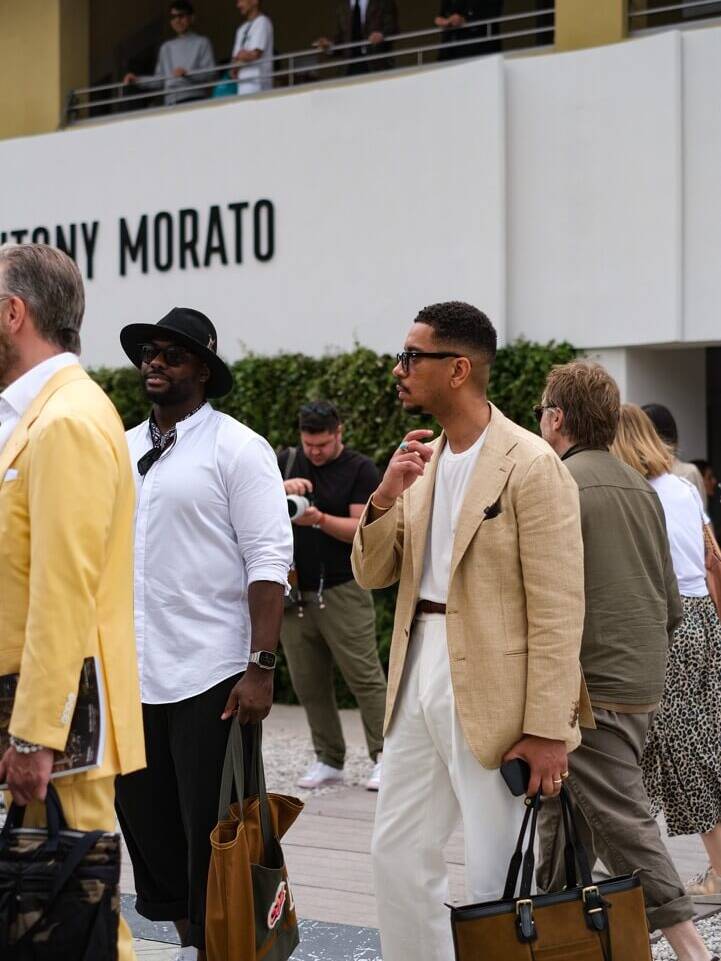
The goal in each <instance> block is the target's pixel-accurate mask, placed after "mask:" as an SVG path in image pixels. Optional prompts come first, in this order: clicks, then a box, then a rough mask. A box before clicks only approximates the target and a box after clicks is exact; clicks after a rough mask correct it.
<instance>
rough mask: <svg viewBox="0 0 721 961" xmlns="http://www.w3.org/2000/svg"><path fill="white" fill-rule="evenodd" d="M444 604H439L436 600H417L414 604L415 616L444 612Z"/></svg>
mask: <svg viewBox="0 0 721 961" xmlns="http://www.w3.org/2000/svg"><path fill="white" fill-rule="evenodd" d="M445 613H446V605H445V604H439V603H438V601H418V603H417V604H416V616H417V615H418V614H445Z"/></svg>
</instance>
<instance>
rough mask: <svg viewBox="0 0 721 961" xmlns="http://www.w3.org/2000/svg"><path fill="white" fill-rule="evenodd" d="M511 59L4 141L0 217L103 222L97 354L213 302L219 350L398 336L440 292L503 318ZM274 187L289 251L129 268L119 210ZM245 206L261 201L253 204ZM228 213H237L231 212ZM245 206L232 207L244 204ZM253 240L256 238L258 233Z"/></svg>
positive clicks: (89, 341)
mask: <svg viewBox="0 0 721 961" xmlns="http://www.w3.org/2000/svg"><path fill="white" fill-rule="evenodd" d="M502 145H503V100H502V67H501V60H500V58H493V59H487V60H482V61H477V62H475V63H470V64H465V65H458V66H453V67H450V68H448V69H446V70H442V71H437V72H427V73H424V74H422V75H419V76H412V77H408V76H398V77H395V78H393V79H389V80H380V81H370V82H365V83H355V84H351V85H348V86H344V87H341V88H334V89H328V88H326V89H314V90H308V91H305V92H299V93H297V94H294V95H285V96H283V95H281V96H271V97H266V98H262V99H255V100H253V99H251V100H245V101H242V100H233V101H230V102H226V103H224V104H219V105H217V106H215V105H213V106H202V107H200V108H195V109H192V110H185V111H182V112H181V111H179V112H176V113H171V114H164V115H162V116H157V115H155V116H152V117H151V116H147V117H145V118H133V119H129V120H126V121H123V122H118V123H108V124H104V125H102V126H97V127H92V128H86V129H82V130H74V131H69V132H67V133H60V134H53V135H49V136H44V137H38V138H33V139H26V140H18V141H11V142H5V143H3V144H0V181H1V182H2V184H3V185H4V186H3V196H2V204H0V218H1V223H0V230H8V229H11V228H15V227H28V226H33V225H36V224H55V223H60V224H62V223H65V222H70V221H81V220H89V221H92V220H96V219H97V220H100V221H101V226H100V232H99V235H98V242H97V246H98V253H97V257H96V260H97V265H96V270H95V277H94V279H93V280H92V281H89V282H88V284H87V288H88V310H87V319H86V325H85V333H84V344H85V347H84V358H85V359H86V360H87V361H88V362H89V363H93V364H94V363H99V362H105V363H115V362H117V361H120V360H121V359H122V357H123V355H122V354H121V352H120V348H119V347H118V346H117V332H118V330H119V329H120V327H121V326H122V325H123V324H125V323H127V322H129V321H136V320H143V321H151V322H154V321H155V320H157V319H159V318H160V317H161V316H162V315H163V314H164V313H165V312H166V311H167V310H168V309H169V308H170V307H171V306H173V305H176V304H184V305H187V306H193V307H197V308H199V309H201V310H204V311H205V312H207V313H208V314H209V316H210V317H211V318H212V319H213V320H214V321H215V322H216V324H217V326H218V328H219V344H220V350H221V352H223V353H225V354H226V355H227V356H231V357H235V356H238V355H239V354H240V353H241V352H242V349H243V346H244V345H245V346H247V347H248V348H250V349H252V350H253V351H256V352H274V351H276V350H278V349H281V348H285V349H288V350H299V351H306V352H321V351H323V350H324V349H326V348H328V347H333V346H339V347H342V348H350V347H352V345H353V341H354V338H357V339H358V340H359V341H360V342H362V343H363V344H365V345H368V346H370V347H374V348H382V349H394V350H395V349H399V348H400V347H401V346H402V344H403V339H404V336H405V333H406V331H407V329H408V326H409V325H410V323H411V322H412V320H413V318H414V316H415V314H416V313H417V312H418V310H419V308H420V307H422V306H424V305H425V304H427V303H432V302H435V301H438V300H444V299H449V298H451V297H459V298H464V299H468V300H470V301H474V302H477V303H479V304H483V305H484V306H485V308H486V309H487V310H488V311H489V313H490V314H491V315H492V316H493V317H494V319H495V320H496V321H497V322H498V324H499V326H500V330H501V333H503V329H504V314H505V259H504V258H505V239H504V187H503V176H504V175H503V151H502ZM260 198H270V199H271V200H272V201H273V202H274V204H275V211H276V218H277V224H276V245H277V248H276V253H275V256H274V257H273V259H272V260H271V261H269V262H267V263H259V262H258V261H257V260H255V259H254V258H253V257H252V255H251V256H248V254H247V251H246V257H245V260H244V263H243V264H242V265H228V266H223V265H219V264H217V263H216V264H215V265H214V266H211V267H208V268H207V269H204V268H202V267H201V268H200V269H193V268H189V269H186V270H184V271H183V270H180V269H173V270H170V271H168V272H158V271H157V270H154V269H152V268H151V269H150V272H149V273H148V274H146V275H143V274H142V273H141V272H140V270H139V269H138V268H137V267H131V268H130V273H129V274H128V276H126V277H121V276H119V272H118V237H117V232H118V229H117V222H118V218H120V217H121V216H124V217H126V218H128V219H129V221H130V222H131V225H132V229H133V230H134V229H135V225H136V224H137V222H138V218H139V216H140V215H141V214H143V213H148V214H154V213H155V212H157V211H169V212H174V211H177V210H178V209H179V208H184V207H192V208H197V209H198V210H199V211H200V212H201V217H200V225H201V232H202V231H203V230H204V229H205V228H204V225H205V222H206V221H207V217H208V214H207V208H208V207H209V205H211V204H221V205H226V204H228V203H230V202H235V201H250V202H251V204H252V203H253V202H254V201H256V200H258V199H260ZM246 217H247V215H246ZM226 219H227V218H226ZM231 219H232V218H231ZM246 246H247V245H246Z"/></svg>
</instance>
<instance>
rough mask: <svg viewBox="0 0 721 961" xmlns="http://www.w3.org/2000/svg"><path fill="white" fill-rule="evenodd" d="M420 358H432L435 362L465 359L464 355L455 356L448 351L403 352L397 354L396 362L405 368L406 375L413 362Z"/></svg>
mask: <svg viewBox="0 0 721 961" xmlns="http://www.w3.org/2000/svg"><path fill="white" fill-rule="evenodd" d="M419 357H431V358H433V359H435V360H444V359H446V358H448V357H463V354H454V353H453V352H452V351H448V350H402V351H401V352H400V354H396V360H397V361H398V363H399V364H400V365H401V367H402V368H403V371H404V373H406V374H407V373H408V371H409V370H410V369H411V361H412V360H417V359H418V358H419Z"/></svg>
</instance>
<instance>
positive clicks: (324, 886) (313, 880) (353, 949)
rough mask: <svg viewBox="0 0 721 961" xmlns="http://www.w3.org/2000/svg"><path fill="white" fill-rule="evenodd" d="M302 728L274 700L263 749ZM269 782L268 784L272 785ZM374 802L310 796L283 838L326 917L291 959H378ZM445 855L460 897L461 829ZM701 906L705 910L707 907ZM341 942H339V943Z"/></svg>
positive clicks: (681, 852) (159, 958)
mask: <svg viewBox="0 0 721 961" xmlns="http://www.w3.org/2000/svg"><path fill="white" fill-rule="evenodd" d="M342 714H343V726H344V730H345V731H346V737H347V740H348V743H349V745H353V746H358V745H361V744H362V743H363V732H362V728H361V724H360V718H359V715H358V713H357V712H356V711H344V712H342ZM304 725H305V720H304V716H303V713H302V711H301V710H300V708H296V707H287V706H285V705H277V706H276V707H275V708H274V709H273V711H272V712H271V715H270V717H269V719H268V721H267V722H266V724H265V730H264V745H263V746H264V750H265V751H272V750H273V741H274V738H277V739H282V738H283V737H284V736H285V735H287V734H288V733H291V732H294V733H297V732H298V731H302V730H303V729H304ZM268 787H269V788H270V789H271V790H272V789H273V785H272V784H270V783H269V785H268ZM375 801H376V795H375V794H372V793H371V792H368V791H365V790H363V789H362V788H357V787H356V788H339V789H336V790H333V791H329V792H328V793H325V794H321V795H319V796H314V797H311V798H310V800H309V801H308V802H307V803H306V808H305V811H304V812H303V814H302V816H301V817H300V818H299V819H298V821H297V822H296V823H295V825H294V826H293V828H292V829H291V830H290V831H289V833H288V835H287V836H286V839H285V841H284V845H283V846H284V850H285V854H286V860H287V863H288V871H289V875H290V878H291V882H292V884H293V894H294V897H295V901H296V906H297V909H298V915H299V917H301V918H306V919H313V921H315V922H330V924H326V925H313V924H311V923H309V924H308V925H307V926H305V930H304V932H303V933H304V934H306V935H308V936H309V938H310V940H314V939H316V938H318V939H319V942H318V943H321V942H322V943H323V944H326V947H325V948H321V947H316V948H315V949H314V950H313V951H312V952H309V953H308V954H306V953H305V952H304V951H303V950H302V947H301V949H299V950H298V952H296V954H295V955H294V958H295V959H297V961H301V959H305V958H308V959H310V958H314V959H315V958H317V959H318V961H321V959H324V961H325V959H327V961H354V959H355V958H363V959H364V961H376V959H378V961H380V958H379V955H378V954H377V952H376V950H375V949H374V948H373V947H371V942H373V944H377V939H376V938H375V934H374V932H372V931H371V932H369V931H368V930H367V929H369V928H370V929H374V928H375V927H376V926H377V916H376V906H375V899H374V896H373V883H372V876H371V867H370V853H369V851H370V838H371V830H372V822H373V816H374V811H375ZM668 845H669V849H670V851H671V853H672V855H673V857H674V860H675V862H676V865H677V867H678V869H679V872H680V874H681V876H682V878H687V877H689V876H690V875H692V874H695V873H697V872H698V871H700V870H702V869H704V868H705V865H706V859H705V855H704V851H703V846H702V844H701V842H700V841H699V839H698V838H695V837H690V838H674V839H670V840H669V841H668ZM446 860H447V862H448V866H449V875H450V879H451V897H452V898H453V899H454V900H456V899H457V900H462V899H463V837H462V833H461V831H460V830H459V831H457V832H456V833H455V834H454V835H453V837H452V838H451V841H450V843H449V844H448V847H447V849H446ZM121 888H122V891H123V893H125V894H129V893H132V891H133V880H132V872H131V871H130V869H129V866H126V867H125V869H124V871H123V877H122V882H121ZM704 910H705V912H708V910H709V908H708V907H706V908H705V909H704ZM711 910H716V908H712V909H711ZM333 925H352V926H354V927H353V929H348V930H347V931H346V932H344V936H343V939H341V938H332V937H331V935H332V933H333ZM358 929H361V930H360V931H359V930H358ZM155 936H157V935H155ZM146 937H147V936H146ZM332 941H335V945H336V950H334V951H333V952H332V953H328V952H329V951H330V950H331V948H330V947H329V945H330V943H331V942H332ZM342 941H344V942H345V944H343V947H342V948H341V943H342ZM137 950H138V955H139V958H140V959H142V961H170V959H172V958H173V957H174V951H173V950H171V949H168V947H167V945H163V944H161V943H158V942H157V941H151V940H143V941H138V942H137ZM176 950H177V949H176Z"/></svg>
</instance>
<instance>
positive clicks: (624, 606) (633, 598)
mask: <svg viewBox="0 0 721 961" xmlns="http://www.w3.org/2000/svg"><path fill="white" fill-rule="evenodd" d="M563 461H564V464H565V466H566V467H567V468H568V470H569V471H570V473H571V475H572V477H573V478H574V480H575V481H576V483H577V484H578V490H579V496H580V502H581V527H582V531H583V551H584V576H585V585H586V616H585V621H584V628H583V642H582V645H581V666H582V668H583V673H584V676H585V678H586V684H587V685H588V691H589V694H590V697H591V703H598V702H612V703H618V704H629V705H633V704H657V703H658V701H659V700H660V698H661V693H662V691H663V680H664V673H665V668H666V652H667V650H668V644H669V640H670V637H671V634H672V633H673V631H674V629H675V628H676V627H677V625H678V624H679V623H680V621H681V614H682V607H681V598H680V596H679V592H678V585H677V582H676V576H675V574H674V572H673V566H672V563H671V553H670V549H669V545H668V537H667V534H666V521H665V518H664V513H663V508H662V506H661V502H660V501H659V499H658V496H657V495H656V492H655V491H654V490H653V489H652V488H651V486H650V485H649V484H648V483H647V482H646V480H644V478H643V477H641V475H640V474H639V473H637V472H636V471H635V470H633V468H631V467H628V466H627V465H626V464H624V463H622V462H621V461H620V460H618V459H617V458H616V457H614V456H613V454H611V453H609V452H608V451H607V450H589V449H588V448H586V449H584V448H580V447H576V448H572V449H571V450H570V451H568V452H567V453H566V454H565V455H564V457H563Z"/></svg>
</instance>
